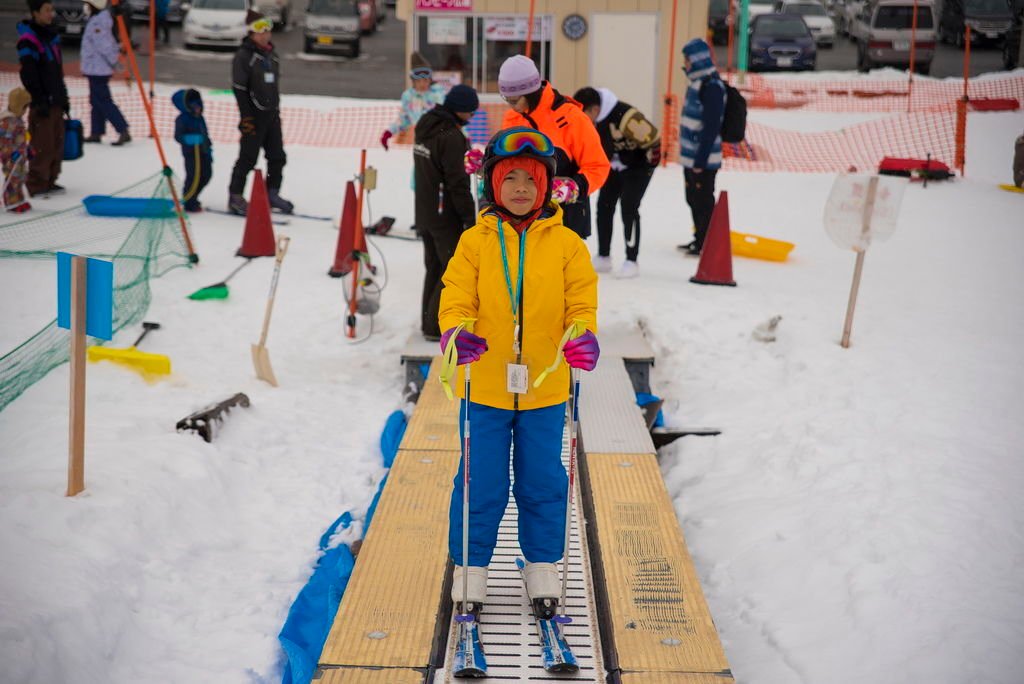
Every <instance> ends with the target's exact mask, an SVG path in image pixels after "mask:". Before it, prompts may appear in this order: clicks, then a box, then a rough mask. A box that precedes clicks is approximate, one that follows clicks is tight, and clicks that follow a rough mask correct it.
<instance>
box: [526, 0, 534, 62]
mask: <svg viewBox="0 0 1024 684" xmlns="http://www.w3.org/2000/svg"><path fill="white" fill-rule="evenodd" d="M533 10H534V0H530V19H529V22H530V23H528V24H527V25H526V56H527V57H529V58H530V59H533V57H532V56H531V55H530V52H532V50H533Z"/></svg>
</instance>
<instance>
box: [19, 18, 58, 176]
mask: <svg viewBox="0 0 1024 684" xmlns="http://www.w3.org/2000/svg"><path fill="white" fill-rule="evenodd" d="M28 9H29V11H30V12H31V13H32V18H31V19H30V20H29V21H23V22H20V23H19V24H18V61H19V62H20V64H21V83H22V85H24V86H25V90H27V91H28V92H29V94H30V95H31V96H32V106H31V109H30V110H29V114H28V131H29V135H31V136H32V149H33V150H34V151H35V156H34V157H32V159H31V161H29V167H28V169H29V170H28V180H26V182H25V185H26V187H28V191H29V192H30V193H32V194H33V195H41V194H42V195H46V194H50V193H54V192H61V191H63V190H64V188H63V187H61V186H60V185H57V177H58V176H60V167H61V162H62V161H63V159H64V117H65V116H66V115H68V114H70V113H71V105H70V103H69V101H68V89H67V86H66V85H65V84H64V58H63V56H62V55H61V51H60V35H59V34H58V33H57V29H56V28H54V26H53V17H54V11H53V3H51V2H50V1H49V0H28Z"/></svg>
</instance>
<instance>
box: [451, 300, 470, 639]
mask: <svg viewBox="0 0 1024 684" xmlns="http://www.w3.org/2000/svg"><path fill="white" fill-rule="evenodd" d="M475 320H476V319H474V318H464V319H462V325H461V326H460V327H461V328H463V329H464V330H468V331H469V332H472V331H473V330H472V328H473V323H474V321H475ZM458 335H459V330H458V329H456V331H455V334H453V335H452V338H451V341H450V342H449V344H450V345H452V347H453V348H454V347H455V340H456V338H457V337H458ZM472 365H473V364H472V363H467V364H466V368H465V371H464V373H465V395H466V409H465V412H464V414H463V416H462V613H461V614H460V615H459V616H458V617H456V618H455V620H456V622H473V615H472V613H470V612H469V610H468V608H467V606H468V605H469V399H470V396H469V392H470V367H471V366H472Z"/></svg>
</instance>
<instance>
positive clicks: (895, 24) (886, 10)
mask: <svg viewBox="0 0 1024 684" xmlns="http://www.w3.org/2000/svg"><path fill="white" fill-rule="evenodd" d="M913 20H914V6H913V5H881V6H880V7H879V8H878V14H877V15H876V16H875V28H879V29H909V28H910V27H911V24H912V23H913ZM931 27H932V10H931V8H930V7H922V6H919V7H918V8H917V28H919V29H930V28H931Z"/></svg>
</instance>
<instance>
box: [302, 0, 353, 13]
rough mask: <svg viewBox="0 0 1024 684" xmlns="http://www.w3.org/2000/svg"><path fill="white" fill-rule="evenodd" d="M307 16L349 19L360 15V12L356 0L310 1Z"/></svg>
mask: <svg viewBox="0 0 1024 684" xmlns="http://www.w3.org/2000/svg"><path fill="white" fill-rule="evenodd" d="M306 14H315V15H321V14H326V15H330V16H333V17H348V16H356V15H358V14H359V10H358V9H356V3H355V0H310V3H309V7H308V8H307V9H306Z"/></svg>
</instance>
